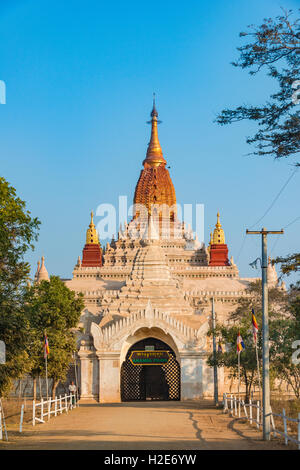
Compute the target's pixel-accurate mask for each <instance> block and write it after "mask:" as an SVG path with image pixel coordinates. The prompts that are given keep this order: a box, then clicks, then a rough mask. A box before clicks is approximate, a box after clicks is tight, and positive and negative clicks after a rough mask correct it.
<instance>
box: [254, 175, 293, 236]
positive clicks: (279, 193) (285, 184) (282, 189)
mask: <svg viewBox="0 0 300 470" xmlns="http://www.w3.org/2000/svg"><path fill="white" fill-rule="evenodd" d="M297 171H298V167H297V168H296V169H295V170H294V171H293V173H292V174H291V175H290V176H289V177H288V179H287V181H286V182H285V183H284V185H283V186H282V188H281V189H280V191H279V192H278V194H277V195H276V197H275V199H274V200H273V202H272V203H271V205H270V206H269V207H268V209H267V210H266V212H265V213H264V214H263V215H262V216H261V217H260V218H259V219H258V220H257V221H256V222H255V223H254V224H253V225H251V227H250V229H251V228H253V227H254V225H257V224H258V222H260V221H261V220H262V219H263V218H264V217H265V216H266V215H267V214H268V213H269V212H270V210H271V209H272V207H273V206H274V204H275V202H276V201H277V200H278V198H279V196H280V195H281V194H282V192H283V191H284V189H285V188H286V187H287V185H288V184H289V182H290V181H291V179H292V178H293V176H294V175H295V174H296V172H297Z"/></svg>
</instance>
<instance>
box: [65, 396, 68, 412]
mask: <svg viewBox="0 0 300 470" xmlns="http://www.w3.org/2000/svg"><path fill="white" fill-rule="evenodd" d="M65 406H66V413H68V398H67V394H66V393H65Z"/></svg>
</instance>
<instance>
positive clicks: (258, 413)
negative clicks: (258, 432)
mask: <svg viewBox="0 0 300 470" xmlns="http://www.w3.org/2000/svg"><path fill="white" fill-rule="evenodd" d="M259 411H260V409H259V400H258V401H257V414H256V419H257V425H256V426H257V428H258V429H259V416H260V412H259Z"/></svg>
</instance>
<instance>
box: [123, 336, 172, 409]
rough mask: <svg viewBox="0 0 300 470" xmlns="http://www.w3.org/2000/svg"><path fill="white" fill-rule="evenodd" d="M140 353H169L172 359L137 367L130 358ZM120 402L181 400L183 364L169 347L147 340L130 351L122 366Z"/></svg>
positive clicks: (162, 343)
mask: <svg viewBox="0 0 300 470" xmlns="http://www.w3.org/2000/svg"><path fill="white" fill-rule="evenodd" d="M139 351H167V352H168V356H169V359H168V362H167V363H166V364H155V365H139V364H134V363H133V361H132V360H130V358H131V357H132V353H133V352H134V353H135V354H136V353H137V352H139ZM121 400H122V401H148V400H180V365H179V363H178V361H177V360H176V355H175V353H174V351H173V350H172V349H171V348H170V346H168V345H167V344H166V343H164V342H163V341H160V340H158V339H156V338H146V339H144V340H142V341H139V342H137V343H135V344H134V345H133V346H132V347H131V348H130V349H129V351H128V353H127V355H126V360H125V361H124V362H123V364H122V366H121Z"/></svg>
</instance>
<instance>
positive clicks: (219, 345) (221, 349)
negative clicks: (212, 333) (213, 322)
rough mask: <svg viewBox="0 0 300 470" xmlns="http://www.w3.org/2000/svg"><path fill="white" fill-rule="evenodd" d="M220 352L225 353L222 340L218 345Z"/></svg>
mask: <svg viewBox="0 0 300 470" xmlns="http://www.w3.org/2000/svg"><path fill="white" fill-rule="evenodd" d="M218 352H219V353H222V352H223V346H222V343H221V341H220V340H219V343H218Z"/></svg>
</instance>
